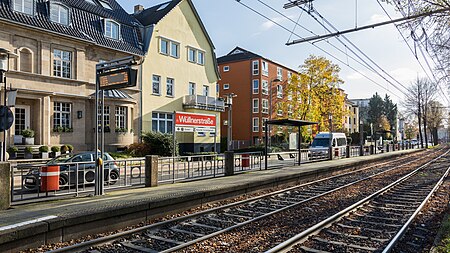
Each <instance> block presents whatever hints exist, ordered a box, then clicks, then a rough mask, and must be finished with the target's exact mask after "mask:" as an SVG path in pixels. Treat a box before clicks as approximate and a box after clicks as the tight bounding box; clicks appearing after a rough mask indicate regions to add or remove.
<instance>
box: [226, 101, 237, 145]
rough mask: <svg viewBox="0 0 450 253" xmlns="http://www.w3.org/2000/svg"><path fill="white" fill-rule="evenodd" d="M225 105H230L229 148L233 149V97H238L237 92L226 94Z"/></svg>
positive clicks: (228, 123)
mask: <svg viewBox="0 0 450 253" xmlns="http://www.w3.org/2000/svg"><path fill="white" fill-rule="evenodd" d="M225 96H226V100H225V105H226V106H227V107H228V122H227V125H228V132H227V143H228V145H227V150H228V151H233V98H235V97H237V95H236V94H234V93H230V94H226V95H225Z"/></svg>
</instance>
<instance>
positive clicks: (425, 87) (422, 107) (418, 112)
mask: <svg viewBox="0 0 450 253" xmlns="http://www.w3.org/2000/svg"><path fill="white" fill-rule="evenodd" d="M436 94H437V85H436V84H435V83H433V82H431V81H430V80H429V79H426V78H417V79H416V81H414V82H413V83H412V84H411V86H410V87H409V88H408V90H407V92H406V98H405V100H404V102H403V106H404V107H405V108H406V111H405V113H406V114H409V115H415V116H416V117H417V120H418V123H419V136H420V146H421V147H422V148H423V147H424V145H423V143H424V137H425V145H426V147H428V137H427V134H426V133H427V121H428V117H427V113H426V112H427V111H428V106H429V103H430V102H431V101H432V100H434V98H435V96H436ZM422 124H423V129H422ZM422 130H423V132H422ZM423 133H424V134H425V135H423Z"/></svg>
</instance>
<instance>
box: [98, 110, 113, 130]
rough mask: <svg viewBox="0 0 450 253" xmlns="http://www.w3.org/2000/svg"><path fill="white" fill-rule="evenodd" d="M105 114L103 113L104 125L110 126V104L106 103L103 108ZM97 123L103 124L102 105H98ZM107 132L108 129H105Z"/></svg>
mask: <svg viewBox="0 0 450 253" xmlns="http://www.w3.org/2000/svg"><path fill="white" fill-rule="evenodd" d="M103 111H104V114H103V120H104V122H103V127H109V126H110V125H111V121H110V116H109V113H110V110H109V106H108V105H105V109H104V110H103ZM97 124H98V125H99V126H100V125H101V124H102V107H101V105H99V106H98V118H97ZM105 132H106V130H105Z"/></svg>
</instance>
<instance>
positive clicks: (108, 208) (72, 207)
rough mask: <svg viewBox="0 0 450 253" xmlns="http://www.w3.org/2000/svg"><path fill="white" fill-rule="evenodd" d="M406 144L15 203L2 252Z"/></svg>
mask: <svg viewBox="0 0 450 253" xmlns="http://www.w3.org/2000/svg"><path fill="white" fill-rule="evenodd" d="M417 151H420V150H417V149H413V150H404V151H396V152H389V153H383V154H378V155H373V156H363V157H354V158H348V159H341V160H333V161H324V162H319V163H310V164H302V165H301V166H297V167H288V168H281V169H272V170H263V171H254V172H248V173H243V174H238V175H235V176H231V177H220V178H212V179H206V180H200V181H191V182H185V183H176V184H166V185H161V186H158V187H155V188H137V189H127V190H122V191H113V192H108V193H107V194H106V195H105V196H97V197H82V198H71V199H63V200H56V201H49V202H40V203H33V204H25V205H19V206H13V207H12V208H11V209H9V210H6V211H0V252H16V251H17V250H18V249H26V248H30V247H38V246H40V245H42V244H47V243H55V242H61V241H67V240H70V239H75V238H78V237H80V236H84V235H88V234H93V233H99V232H104V231H108V230H113V229H117V228H121V227H124V226H127V225H131V224H137V223H139V222H143V221H146V220H150V219H152V218H154V217H156V216H162V215H165V214H167V213H170V212H176V211H180V210H185V209H189V208H191V207H194V206H199V205H202V204H204V203H207V202H210V201H216V200H222V199H225V198H228V197H233V196H236V195H238V194H244V193H249V192H252V191H256V190H259V189H264V188H269V187H274V186H278V185H282V184H287V183H292V182H299V181H303V180H308V179H313V178H315V177H317V176H318V175H324V174H331V173H332V172H334V171H337V170H341V169H343V168H347V167H349V166H354V165H361V164H365V163H367V162H372V161H377V160H381V159H387V158H393V157H396V156H400V155H404V154H409V153H413V152H417Z"/></svg>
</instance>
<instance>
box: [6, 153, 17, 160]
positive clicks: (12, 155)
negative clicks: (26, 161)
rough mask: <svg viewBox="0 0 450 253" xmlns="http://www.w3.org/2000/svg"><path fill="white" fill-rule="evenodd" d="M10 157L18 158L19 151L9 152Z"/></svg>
mask: <svg viewBox="0 0 450 253" xmlns="http://www.w3.org/2000/svg"><path fill="white" fill-rule="evenodd" d="M8 154H9V159H16V158H17V152H8Z"/></svg>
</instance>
